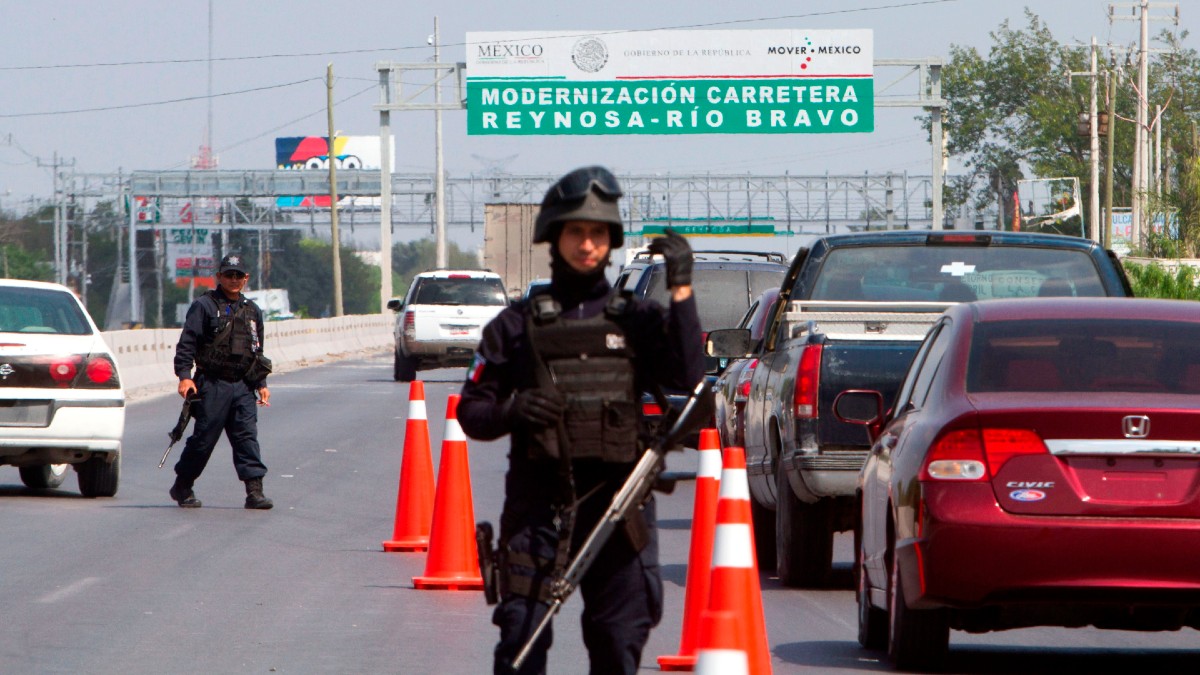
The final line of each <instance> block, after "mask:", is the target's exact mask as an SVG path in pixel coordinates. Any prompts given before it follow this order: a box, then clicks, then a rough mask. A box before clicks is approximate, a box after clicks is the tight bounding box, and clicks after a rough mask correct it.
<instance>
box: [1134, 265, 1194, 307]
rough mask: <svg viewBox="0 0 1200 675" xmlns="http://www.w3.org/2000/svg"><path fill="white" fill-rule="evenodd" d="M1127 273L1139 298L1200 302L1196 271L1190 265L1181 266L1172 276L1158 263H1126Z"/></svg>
mask: <svg viewBox="0 0 1200 675" xmlns="http://www.w3.org/2000/svg"><path fill="white" fill-rule="evenodd" d="M1125 273H1126V274H1127V275H1128V276H1129V283H1130V285H1131V286H1133V294H1134V295H1135V296H1137V297H1139V298H1168V299H1172V300H1200V288H1197V287H1196V280H1197V274H1196V270H1195V269H1193V268H1192V267H1189V266H1188V265H1180V266H1179V269H1178V271H1176V272H1175V274H1171V273H1170V272H1168V271H1167V270H1166V268H1164V267H1163V266H1162V265H1159V264H1157V263H1151V264H1149V265H1139V264H1137V263H1125Z"/></svg>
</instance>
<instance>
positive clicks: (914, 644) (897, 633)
mask: <svg viewBox="0 0 1200 675" xmlns="http://www.w3.org/2000/svg"><path fill="white" fill-rule="evenodd" d="M891 557H892V569H891V574H890V576H889V581H888V619H889V620H888V624H889V625H888V658H890V659H891V661H892V664H893V665H895V666H896V668H898V669H900V670H911V671H918V672H934V671H937V670H940V669H941V667H942V664H943V663H944V662H945V660H946V652H947V651H949V649H950V624H949V622H948V621H947V618H946V610H944V609H910V608H909V606H908V603H906V602H905V601H904V580H903V579H902V578H901V575H900V562H899V558H900V556H898V555H896V553H895V550H894V549H893V551H892V556H891Z"/></svg>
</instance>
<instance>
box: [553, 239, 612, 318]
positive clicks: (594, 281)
mask: <svg viewBox="0 0 1200 675" xmlns="http://www.w3.org/2000/svg"><path fill="white" fill-rule="evenodd" d="M560 234H562V228H561V226H560V227H559V229H558V231H557V232H555V233H554V238H553V239H552V240H551V242H550V284H551V285H550V288H551V292H552V293H553V294H554V296H555V298H556V299H557V300H558V301H559V303H560V304H562V305H563V306H564V307H570V306H572V305H576V304H579V303H581V302H583V301H584V300H590V299H592V298H595V297H598V296H601V295H604V294H606V293H607V292H608V279H607V278H606V277H605V276H604V270H606V269H607V268H608V266H609V264H610V261H611V259H612V251H611V250H610V251H609V254H608V256H606V257H605V259H604V261H603V262H602V263H600V264H599V265H597V266H596V271H594V272H591V273H589V274H582V273H580V272H578V271H577V270H576V269H575V268H574V267H571V265H570V264H568V263H567V261H566V260H564V259H563V257H562V254H561V253H559V251H558V236H559V235H560Z"/></svg>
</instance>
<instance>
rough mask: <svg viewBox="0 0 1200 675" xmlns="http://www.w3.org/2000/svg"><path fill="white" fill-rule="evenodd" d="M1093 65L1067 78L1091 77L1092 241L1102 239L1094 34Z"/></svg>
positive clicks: (1089, 233)
mask: <svg viewBox="0 0 1200 675" xmlns="http://www.w3.org/2000/svg"><path fill="white" fill-rule="evenodd" d="M1091 49H1092V60H1091V64H1092V67H1091V69H1090V70H1085V71H1082V72H1081V71H1071V72H1069V73H1067V80H1068V81H1070V79H1071V77H1072V76H1074V75H1082V76H1085V77H1088V78H1090V79H1091V81H1090V83H1089V87H1088V89H1089V96H1090V98H1089V103H1088V117H1087V119H1088V166H1089V168H1090V172H1089V173H1090V175H1091V184H1090V185H1089V186H1088V217H1087V237H1088V239H1091V240H1092V241H1100V229H1099V225H1100V124H1099V120H1097V119H1096V114H1097V110H1096V107H1097V106H1096V79H1097V78H1098V77H1099V72H1098V71H1097V70H1096V51H1097V48H1096V36H1094V35H1093V36H1092V47H1091Z"/></svg>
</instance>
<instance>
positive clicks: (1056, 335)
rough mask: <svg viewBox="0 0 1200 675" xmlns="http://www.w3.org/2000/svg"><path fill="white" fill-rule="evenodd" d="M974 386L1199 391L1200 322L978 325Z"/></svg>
mask: <svg viewBox="0 0 1200 675" xmlns="http://www.w3.org/2000/svg"><path fill="white" fill-rule="evenodd" d="M967 391H972V392H989V391H1119V392H1167V393H1180V394H1182V393H1187V394H1200V325H1197V324H1191V323H1182V322H1171V321H1138V322H1133V321H1114V320H1113V319H1103V320H1099V319H1094V320H1076V319H1071V320H1067V319H1055V320H1038V321H1002V322H1001V321H996V322H986V323H980V324H978V325H976V326H975V330H974V332H973V337H972V343H971V356H970V362H969V363H968V365H967Z"/></svg>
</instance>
